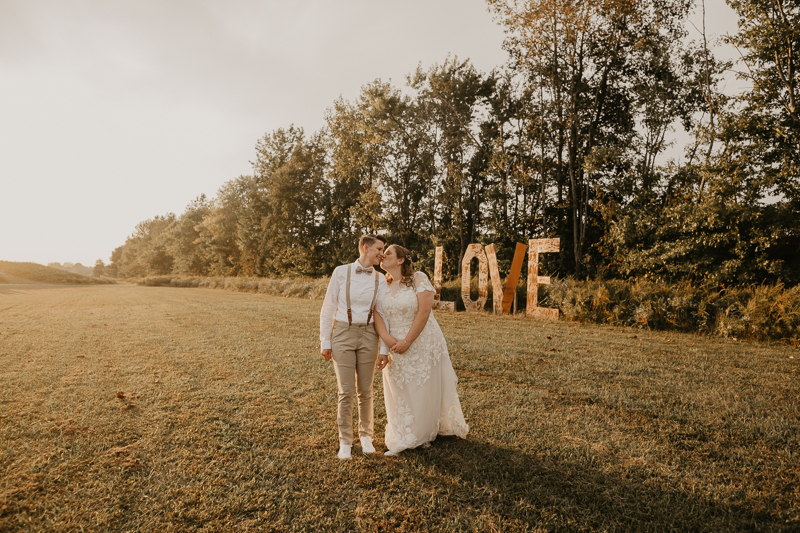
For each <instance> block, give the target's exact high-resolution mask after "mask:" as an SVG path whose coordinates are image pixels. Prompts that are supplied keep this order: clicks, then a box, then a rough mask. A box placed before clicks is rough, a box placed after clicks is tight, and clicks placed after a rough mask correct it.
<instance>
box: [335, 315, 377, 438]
mask: <svg viewBox="0 0 800 533" xmlns="http://www.w3.org/2000/svg"><path fill="white" fill-rule="evenodd" d="M378 344H379V341H378V333H377V332H376V331H375V325H374V324H348V323H347V322H340V321H338V320H337V321H336V323H335V324H334V326H333V333H332V334H331V356H332V358H333V368H334V369H335V370H336V383H337V385H338V388H339V408H338V411H337V417H336V421H337V423H338V424H339V442H340V443H341V444H347V445H352V444H353V396H355V395H356V393H358V436H359V437H372V433H373V421H372V379H373V377H374V376H375V360H376V359H377V357H378Z"/></svg>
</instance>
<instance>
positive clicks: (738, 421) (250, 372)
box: [0, 284, 800, 532]
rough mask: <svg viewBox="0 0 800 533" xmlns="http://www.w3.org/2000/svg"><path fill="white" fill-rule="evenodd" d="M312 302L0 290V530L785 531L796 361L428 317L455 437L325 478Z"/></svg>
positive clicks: (795, 523)
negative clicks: (441, 349) (440, 337)
mask: <svg viewBox="0 0 800 533" xmlns="http://www.w3.org/2000/svg"><path fill="white" fill-rule="evenodd" d="M319 306H320V302H319V301H313V300H302V299H288V298H281V297H276V296H267V295H262V294H247V293H232V292H227V291H212V290H207V289H194V288H169V287H142V286H135V285H126V284H119V285H101V286H76V287H69V286H64V287H53V286H44V285H30V286H27V287H23V286H13V287H12V286H6V287H3V286H0V531H4V532H5V531H158V532H171V531H259V530H260V531H311V530H319V531H458V530H463V531H526V530H527V531H798V530H800V467H798V464H800V456H799V455H798V454H799V453H800V442H799V440H800V409H799V407H800V402H798V396H799V395H800V375H798V374H799V373H800V372H798V359H800V351H799V350H797V349H795V348H789V347H786V346H781V345H773V346H771V345H766V344H755V343H739V342H735V341H732V340H726V339H718V338H703V337H698V336H692V335H682V334H668V335H665V334H664V333H650V332H647V331H646V330H645V331H641V330H631V329H627V330H623V329H621V328H610V327H601V326H586V325H578V324H575V323H564V322H559V323H538V322H532V321H528V320H525V319H519V318H514V317H494V316H489V315H483V316H474V315H465V314H463V313H459V314H438V315H437V317H438V319H439V321H440V323H441V324H442V327H443V330H444V332H445V335H446V337H447V339H448V343H449V346H450V350H451V357H452V359H453V364H454V366H455V368H456V372H457V373H458V375H459V377H460V380H461V382H460V385H459V393H460V395H461V400H462V405H463V407H464V412H465V416H466V418H467V422H468V423H469V424H470V426H471V431H470V435H469V438H468V439H467V440H458V439H455V438H443V439H438V440H437V441H436V442H434V444H433V446H431V447H430V448H428V449H425V450H412V451H408V452H404V453H403V454H401V455H400V456H399V457H394V458H387V457H384V456H383V455H382V453H380V452H382V451H383V450H384V449H385V447H384V446H383V440H382V438H383V428H384V425H385V421H386V420H385V412H384V410H383V408H382V398H383V396H382V390H381V386H380V373H379V372H377V373H376V439H375V440H376V447H377V448H378V451H379V453H378V454H375V455H374V456H364V455H363V454H361V453H360V450H359V448H358V446H356V447H355V450H354V456H353V459H352V460H350V461H339V460H338V459H337V458H336V449H337V446H338V442H337V436H336V427H335V426H336V423H335V408H336V384H335V378H334V375H333V370H332V368H331V366H330V365H329V364H326V363H324V362H323V361H322V359H321V358H320V356H319V354H318V340H317V327H318V316H319V315H318V313H319Z"/></svg>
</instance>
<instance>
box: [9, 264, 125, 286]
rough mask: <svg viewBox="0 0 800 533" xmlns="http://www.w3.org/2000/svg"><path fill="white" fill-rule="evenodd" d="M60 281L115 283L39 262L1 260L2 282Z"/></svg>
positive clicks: (63, 282)
mask: <svg viewBox="0 0 800 533" xmlns="http://www.w3.org/2000/svg"><path fill="white" fill-rule="evenodd" d="M31 282H38V283H58V284H63V285H90V284H105V283H113V282H112V281H110V280H108V279H106V278H98V277H93V276H82V275H80V274H75V273H74V272H68V271H66V270H61V269H60V268H51V267H46V266H44V265H40V264H38V263H15V262H13V261H0V284H2V283H13V284H20V283H21V284H26V283H31Z"/></svg>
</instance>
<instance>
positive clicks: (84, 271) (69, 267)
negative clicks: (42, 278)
mask: <svg viewBox="0 0 800 533" xmlns="http://www.w3.org/2000/svg"><path fill="white" fill-rule="evenodd" d="M47 266H49V267H51V268H58V269H59V270H66V271H68V272H73V273H75V274H80V275H82V276H91V275H92V272H93V270H92V267H88V266H83V265H82V264H80V263H64V264H63V265H62V264H61V263H47Z"/></svg>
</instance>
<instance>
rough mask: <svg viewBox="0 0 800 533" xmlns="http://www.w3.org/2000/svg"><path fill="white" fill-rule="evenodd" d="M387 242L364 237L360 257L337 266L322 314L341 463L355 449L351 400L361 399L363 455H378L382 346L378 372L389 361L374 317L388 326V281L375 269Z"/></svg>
mask: <svg viewBox="0 0 800 533" xmlns="http://www.w3.org/2000/svg"><path fill="white" fill-rule="evenodd" d="M385 246H386V239H385V238H384V237H382V236H380V235H362V236H361V239H359V241H358V251H359V254H360V255H359V258H358V260H357V261H355V262H354V263H350V264H347V265H340V266H338V267H336V269H335V270H334V271H333V274H332V275H331V280H330V282H329V283H328V290H327V292H326V293H325V301H324V302H323V304H322V311H321V312H320V315H319V339H320V342H321V345H322V348H321V352H322V357H324V358H325V360H326V361H330V360H333V368H334V370H335V371H336V383H337V386H338V389H339V406H338V410H337V417H336V420H337V423H338V425H339V453H338V457H339V459H349V458H350V456H351V450H352V446H353V397H354V396H355V395H356V394H357V395H358V435H359V437H360V440H361V451H362V452H364V453H374V452H375V447H374V446H373V444H372V434H373V409H372V381H373V377H374V375H375V360H376V358H377V357H378V347H379V346H380V361H379V362H378V368H379V369H382V368H383V367H385V366H386V363H387V362H388V361H389V356H388V353H389V349H388V347H387V346H386V344H385V343H384V342H383V341H382V340H381V339H380V337H379V336H378V333H377V332H376V331H375V324H374V322H375V316H376V314H377V315H380V318H383V319H384V320H383V321H384V323H385V322H386V320H385V317H384V316H383V310H382V308H381V300H382V299H383V296H384V295H385V294H386V287H387V283H386V278H384V277H383V276H382V275H380V274H379V273H378V272H377V271H376V270H375V265H377V264H379V263H380V261H381V259H382V258H383V249H384V247H385Z"/></svg>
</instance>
